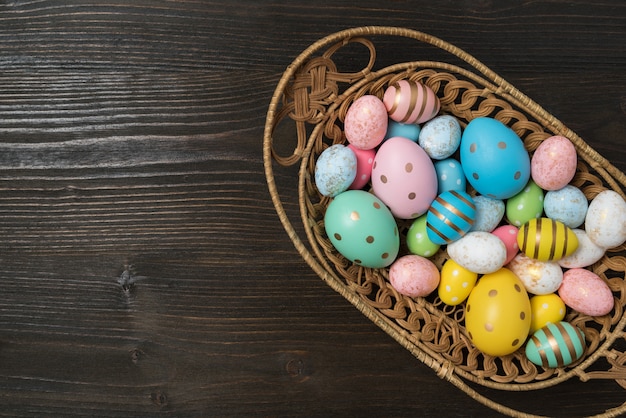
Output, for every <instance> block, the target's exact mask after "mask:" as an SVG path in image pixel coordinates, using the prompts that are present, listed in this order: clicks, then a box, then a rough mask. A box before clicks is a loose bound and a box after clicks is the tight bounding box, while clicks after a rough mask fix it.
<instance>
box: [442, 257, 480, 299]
mask: <svg viewBox="0 0 626 418" xmlns="http://www.w3.org/2000/svg"><path fill="white" fill-rule="evenodd" d="M476 280H478V274H476V273H474V272H472V271H469V270H467V269H466V268H463V267H461V266H460V265H459V264H458V263H457V262H456V261H454V260H452V259H449V260H447V261H446V262H445V263H444V264H443V267H442V268H441V281H440V282H439V288H438V292H437V293H438V294H439V299H441V301H442V302H443V303H445V304H446V305H450V306H456V305H458V304H459V303H461V302H463V301H464V300H465V299H467V297H468V296H469V294H470V292H471V291H472V289H473V288H474V285H475V284H476Z"/></svg>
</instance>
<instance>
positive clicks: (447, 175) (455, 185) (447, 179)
mask: <svg viewBox="0 0 626 418" xmlns="http://www.w3.org/2000/svg"><path fill="white" fill-rule="evenodd" d="M434 165H435V171H436V172H437V182H438V183H437V184H438V191H437V194H441V193H443V192H447V191H449V190H460V191H462V192H464V191H465V189H466V187H467V182H466V180H465V174H463V168H462V167H461V163H460V162H458V161H457V160H455V159H454V158H447V159H445V160H440V161H435V164H434Z"/></svg>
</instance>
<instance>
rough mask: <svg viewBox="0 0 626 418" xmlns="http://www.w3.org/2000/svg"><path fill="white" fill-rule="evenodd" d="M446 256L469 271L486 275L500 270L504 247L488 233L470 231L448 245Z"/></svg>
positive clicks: (503, 260)
mask: <svg viewBox="0 0 626 418" xmlns="http://www.w3.org/2000/svg"><path fill="white" fill-rule="evenodd" d="M448 255H449V256H450V258H452V259H453V260H454V261H456V262H457V263H458V264H459V265H461V266H462V267H464V268H466V269H467V270H469V271H473V272H474V273H478V274H488V273H493V272H495V271H498V270H499V269H500V268H502V266H503V265H504V262H505V261H506V247H505V246H504V243H503V242H502V240H501V239H500V238H498V237H497V236H495V235H493V234H492V233H490V232H484V231H471V232H468V233H467V234H465V235H464V236H463V237H462V238H460V239H458V240H457V241H454V242H452V243H450V244H449V245H448Z"/></svg>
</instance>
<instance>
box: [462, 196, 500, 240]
mask: <svg viewBox="0 0 626 418" xmlns="http://www.w3.org/2000/svg"><path fill="white" fill-rule="evenodd" d="M474 205H475V206H476V219H474V225H472V228H471V229H470V231H485V232H491V231H493V230H494V229H496V227H497V226H498V224H499V223H500V221H501V220H502V218H503V217H504V208H505V205H504V202H503V201H502V200H500V199H492V198H490V197H485V196H480V195H479V196H476V197H474Z"/></svg>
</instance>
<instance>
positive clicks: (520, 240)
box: [517, 218, 578, 261]
mask: <svg viewBox="0 0 626 418" xmlns="http://www.w3.org/2000/svg"><path fill="white" fill-rule="evenodd" d="M517 245H519V248H520V250H521V251H522V252H523V253H524V254H526V255H527V256H528V257H530V258H535V259H537V260H541V261H557V260H559V259H561V258H563V257H566V256H568V255H570V254H572V253H573V252H574V251H576V248H578V238H576V234H574V232H572V230H571V229H570V228H568V227H566V226H565V225H564V224H562V223H561V222H557V221H555V220H553V219H548V218H538V219H531V220H530V221H528V222H526V223H525V224H524V225H523V226H522V227H521V228H520V230H519V232H518V234H517Z"/></svg>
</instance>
